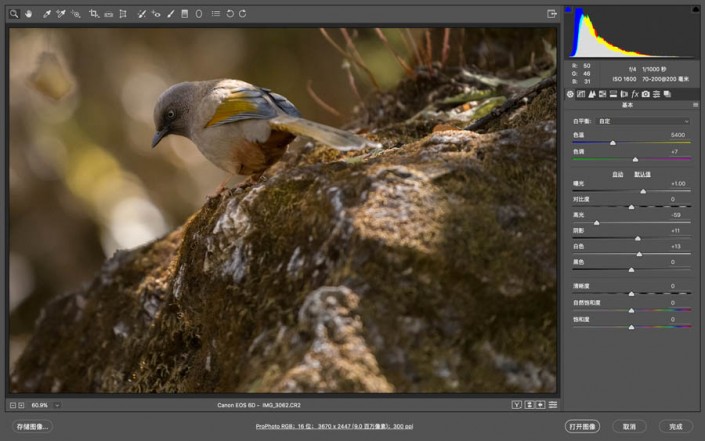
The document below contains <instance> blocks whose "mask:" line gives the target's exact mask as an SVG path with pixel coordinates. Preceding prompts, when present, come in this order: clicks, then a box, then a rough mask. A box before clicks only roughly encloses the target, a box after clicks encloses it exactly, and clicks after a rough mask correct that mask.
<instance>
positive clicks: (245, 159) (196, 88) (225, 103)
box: [152, 79, 377, 188]
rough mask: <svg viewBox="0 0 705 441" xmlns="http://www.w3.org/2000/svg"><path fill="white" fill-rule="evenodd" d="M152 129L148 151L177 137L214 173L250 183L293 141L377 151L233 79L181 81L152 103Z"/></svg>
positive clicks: (366, 142) (365, 141)
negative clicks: (191, 146)
mask: <svg viewBox="0 0 705 441" xmlns="http://www.w3.org/2000/svg"><path fill="white" fill-rule="evenodd" d="M154 125H155V127H156V133H155V134H154V137H153V138H152V148H154V147H156V146H157V144H159V142H160V141H161V140H162V139H164V137H166V136H168V135H178V136H183V137H186V138H188V139H190V140H191V141H192V142H193V143H194V144H196V147H198V149H199V150H200V152H201V153H202V154H203V156H205V157H206V159H208V160H209V161H210V162H212V163H213V164H215V165H216V166H218V167H219V168H221V169H223V170H225V171H226V172H228V173H230V174H234V175H244V176H253V177H255V178H256V177H259V176H261V174H262V173H263V172H264V171H265V170H267V168H269V167H270V166H272V165H273V164H274V163H276V162H277V161H279V159H281V157H282V155H284V153H285V152H286V149H287V146H288V145H289V144H290V143H291V142H292V141H293V140H294V138H296V136H298V135H302V136H306V137H310V138H313V139H314V140H316V141H318V142H319V143H322V144H326V145H328V146H330V147H333V148H335V149H338V150H341V151H350V150H359V149H362V148H364V147H366V146H368V145H370V146H375V145H377V143H374V142H372V141H370V140H368V139H365V138H363V137H361V136H358V135H356V134H353V133H351V132H348V131H345V130H341V129H336V128H334V127H330V126H327V125H324V124H320V123H317V122H314V121H310V120H307V119H304V118H302V117H301V114H300V112H299V110H298V109H297V108H296V106H294V104H293V103H292V102H291V101H289V100H288V99H287V98H285V97H284V96H282V95H279V94H277V93H274V92H272V91H271V90H270V89H266V88H263V87H258V86H255V85H253V84H250V83H247V82H245V81H240V80H235V79H217V80H208V81H187V82H182V83H178V84H175V85H173V86H171V87H169V88H168V89H167V90H166V91H164V92H163V93H162V94H161V96H159V98H158V99H157V103H156V105H155V107H154ZM228 179H229V178H228ZM225 182H227V180H226V181H225ZM225 182H224V183H223V184H222V185H221V188H222V187H223V186H224V184H225Z"/></svg>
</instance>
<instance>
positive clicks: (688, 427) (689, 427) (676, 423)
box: [658, 420, 693, 433]
mask: <svg viewBox="0 0 705 441" xmlns="http://www.w3.org/2000/svg"><path fill="white" fill-rule="evenodd" d="M658 428H659V430H660V431H661V432H663V433H690V432H692V431H693V422H692V421H690V420H661V422H660V423H658Z"/></svg>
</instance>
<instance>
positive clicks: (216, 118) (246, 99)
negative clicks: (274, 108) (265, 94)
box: [206, 90, 261, 127]
mask: <svg viewBox="0 0 705 441" xmlns="http://www.w3.org/2000/svg"><path fill="white" fill-rule="evenodd" d="M252 92H253V91H252V90H242V91H237V92H233V93H231V94H230V95H229V96H228V97H227V98H225V99H224V100H223V102H222V103H220V105H219V106H218V108H217V109H215V113H214V114H213V117H212V118H211V119H210V121H208V123H207V124H206V127H210V126H213V125H216V124H219V123H222V122H230V121H238V120H242V119H250V118H256V117H257V116H258V115H259V113H260V107H259V106H258V103H257V101H256V99H255V98H253V94H252ZM260 99H261V98H260ZM260 117H261V116H260Z"/></svg>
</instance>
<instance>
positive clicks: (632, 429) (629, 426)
mask: <svg viewBox="0 0 705 441" xmlns="http://www.w3.org/2000/svg"><path fill="white" fill-rule="evenodd" d="M612 430H614V431H615V432H617V433H644V432H646V421H644V420H616V421H615V422H614V423H612Z"/></svg>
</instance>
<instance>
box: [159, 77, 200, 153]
mask: <svg viewBox="0 0 705 441" xmlns="http://www.w3.org/2000/svg"><path fill="white" fill-rule="evenodd" d="M197 90H198V87H197V85H196V84H195V83H188V82H186V83H179V84H175V85H173V86H171V87H170V88H168V89H167V90H166V91H165V92H164V93H162V94H161V96H160V97H159V99H158V100H157V104H156V106H154V126H155V127H156V129H157V132H156V133H155V134H154V138H152V148H154V147H156V146H157V144H159V141H161V140H162V138H164V137H165V136H167V135H180V136H185V137H187V138H188V137H189V134H190V129H189V126H190V117H191V115H190V110H191V104H192V103H193V102H194V99H195V98H196V96H195V95H196V92H197Z"/></svg>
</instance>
